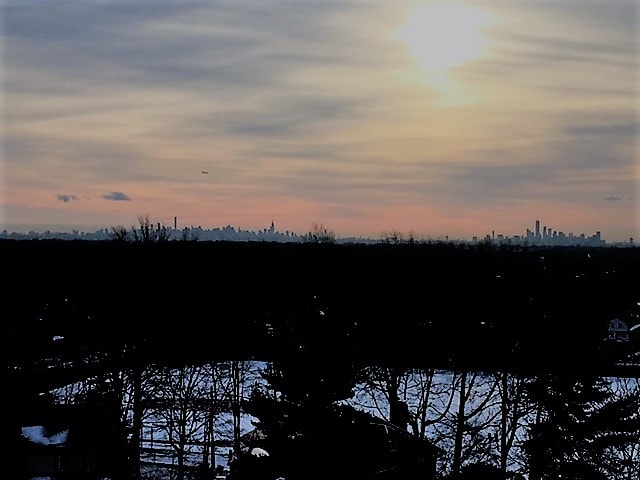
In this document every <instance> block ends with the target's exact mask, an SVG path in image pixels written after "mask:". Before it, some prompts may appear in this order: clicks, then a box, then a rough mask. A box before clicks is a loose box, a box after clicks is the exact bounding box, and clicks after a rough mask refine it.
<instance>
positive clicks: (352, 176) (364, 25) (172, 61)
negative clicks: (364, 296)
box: [0, 0, 640, 241]
mask: <svg viewBox="0 0 640 480" xmlns="http://www.w3.org/2000/svg"><path fill="white" fill-rule="evenodd" d="M639 52H640V3H639V2H638V1H637V0H610V1H604V0H603V1H595V0H557V1H550V0H535V1H534V0H477V1H473V2H472V1H448V2H444V3H438V2H435V1H429V0H397V1H393V2H389V1H386V0H385V1H383V0H327V1H322V2H318V1H312V0H295V1H294V0H261V1H257V0H255V1H254V0H251V1H249V0H233V1H232V0H219V1H215V2H204V1H192V0H187V1H183V2H167V1H161V2H157V1H153V2H152V1H150V0H128V1H123V0H116V1H109V0H78V1H74V2H64V1H44V0H19V1H18V0H4V1H0V60H1V64H0V65H1V67H2V69H1V70H0V81H1V82H2V89H1V93H0V101H1V105H2V109H1V111H2V117H1V118H2V123H1V130H0V131H1V137H0V138H1V140H2V142H1V144H0V155H1V158H2V160H1V163H0V176H1V177H0V178H1V179H2V180H1V183H0V188H1V189H2V194H1V195H0V229H1V230H5V229H7V230H10V231H27V230H29V229H32V228H37V227H38V226H39V227H43V228H45V227H46V228H51V227H52V226H57V227H59V228H58V229H59V230H60V229H63V228H81V229H91V228H92V227H96V228H103V227H106V228H108V227H111V226H117V225H124V226H132V225H136V224H137V219H138V217H140V216H145V215H147V216H149V217H150V218H151V219H152V220H155V221H160V222H163V223H165V224H168V225H173V224H174V219H175V218H177V223H178V228H182V227H185V226H201V227H203V228H216V227H220V226H225V225H233V226H236V227H239V228H243V229H250V230H252V229H256V230H259V229H263V228H267V227H268V226H269V225H270V224H271V222H272V221H274V222H275V225H276V227H277V229H278V230H279V231H285V230H289V231H292V232H298V233H304V232H307V231H309V229H310V228H311V226H312V225H313V224H314V223H316V224H322V225H324V226H326V227H328V228H330V229H331V230H333V231H334V232H335V233H336V235H338V236H345V237H346V236H354V235H355V236H365V237H380V236H381V235H383V234H384V233H385V232H389V231H399V232H407V233H408V232H412V233H413V234H414V235H415V236H417V237H425V238H426V237H428V238H436V237H443V236H449V237H451V238H471V237H472V236H475V235H478V236H484V235H485V234H487V233H489V232H491V231H492V230H494V231H495V232H496V234H498V233H502V234H505V235H520V234H524V232H525V230H526V229H527V228H531V229H533V228H534V222H535V220H537V219H539V220H540V221H541V225H546V226H549V227H551V228H552V229H554V230H558V231H563V232H565V233H569V232H574V233H576V234H578V233H585V234H587V235H591V234H593V233H595V232H596V231H601V233H602V236H603V238H604V239H605V240H607V241H627V240H628V239H629V238H630V237H634V238H636V239H640V209H639V205H638V197H639V196H640V141H639V130H640V129H639V125H640V86H639V85H640V78H639V77H640V54H639Z"/></svg>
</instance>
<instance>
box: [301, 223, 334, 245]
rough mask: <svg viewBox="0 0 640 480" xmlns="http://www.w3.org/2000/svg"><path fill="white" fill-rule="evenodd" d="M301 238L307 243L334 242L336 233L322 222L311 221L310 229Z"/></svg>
mask: <svg viewBox="0 0 640 480" xmlns="http://www.w3.org/2000/svg"><path fill="white" fill-rule="evenodd" d="M303 240H304V241H305V242H307V243H335V242H336V235H335V233H334V232H333V230H329V229H328V228H327V227H325V226H324V225H323V224H321V223H313V224H312V225H311V231H309V232H308V233H307V234H306V235H304V236H303Z"/></svg>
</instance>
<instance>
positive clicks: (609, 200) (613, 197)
mask: <svg viewBox="0 0 640 480" xmlns="http://www.w3.org/2000/svg"><path fill="white" fill-rule="evenodd" d="M603 200H606V201H608V202H619V201H621V200H622V199H621V198H620V197H616V196H615V195H609V196H608V197H604V198H603Z"/></svg>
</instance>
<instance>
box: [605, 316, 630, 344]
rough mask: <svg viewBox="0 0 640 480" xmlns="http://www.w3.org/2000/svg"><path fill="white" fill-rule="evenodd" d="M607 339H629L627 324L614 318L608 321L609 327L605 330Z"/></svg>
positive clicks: (614, 340) (615, 340) (622, 340)
mask: <svg viewBox="0 0 640 480" xmlns="http://www.w3.org/2000/svg"><path fill="white" fill-rule="evenodd" d="M607 333H608V335H607V341H613V342H619V343H622V342H628V341H629V326H628V325H627V322H625V321H624V320H620V319H619V318H614V319H613V320H611V321H610V322H609V329H608V330H607Z"/></svg>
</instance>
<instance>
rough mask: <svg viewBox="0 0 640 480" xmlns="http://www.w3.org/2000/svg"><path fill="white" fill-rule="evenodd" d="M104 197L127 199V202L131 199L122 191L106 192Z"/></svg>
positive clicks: (108, 198) (106, 198) (116, 199)
mask: <svg viewBox="0 0 640 480" xmlns="http://www.w3.org/2000/svg"><path fill="white" fill-rule="evenodd" d="M102 198H104V199H105V200H115V201H120V200H125V201H127V202H128V201H130V200H131V199H130V198H129V197H128V196H126V195H125V194H124V193H122V192H111V193H105V194H104V195H102Z"/></svg>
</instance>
